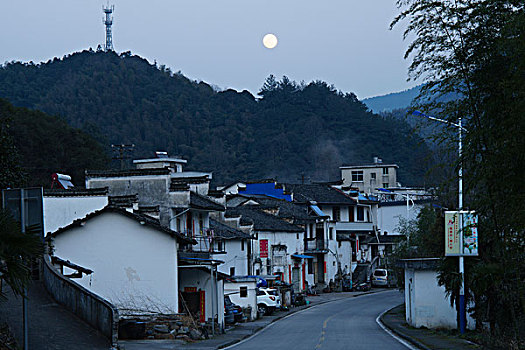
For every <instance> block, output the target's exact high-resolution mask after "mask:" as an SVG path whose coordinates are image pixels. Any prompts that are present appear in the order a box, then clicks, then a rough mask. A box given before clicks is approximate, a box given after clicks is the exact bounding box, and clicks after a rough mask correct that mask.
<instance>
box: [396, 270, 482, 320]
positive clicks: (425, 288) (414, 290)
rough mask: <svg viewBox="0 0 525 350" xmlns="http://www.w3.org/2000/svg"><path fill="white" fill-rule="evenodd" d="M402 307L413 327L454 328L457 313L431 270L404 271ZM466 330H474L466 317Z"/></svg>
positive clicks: (435, 273) (470, 318) (435, 274)
mask: <svg viewBox="0 0 525 350" xmlns="http://www.w3.org/2000/svg"><path fill="white" fill-rule="evenodd" d="M405 308H406V320H407V323H408V324H409V325H411V326H413V327H416V328H420V327H427V328H446V329H456V328H457V323H456V310H455V308H453V307H451V306H450V301H449V299H448V298H447V297H446V292H445V287H443V286H439V285H438V283H437V272H436V271H433V270H414V269H405ZM467 327H468V329H474V328H475V323H474V320H473V319H472V317H470V316H468V317H467Z"/></svg>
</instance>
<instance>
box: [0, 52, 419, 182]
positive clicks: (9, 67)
mask: <svg viewBox="0 0 525 350" xmlns="http://www.w3.org/2000/svg"><path fill="white" fill-rule="evenodd" d="M218 69H220V67H218ZM260 96H261V98H255V97H254V96H252V95H251V94H250V93H249V92H247V91H243V92H237V91H233V90H227V91H221V92H216V91H214V90H213V89H212V88H211V87H210V86H209V85H208V84H206V83H202V82H201V83H197V82H194V81H190V80H189V79H187V78H186V77H184V76H183V75H182V74H179V73H172V72H171V71H170V70H169V69H166V68H165V67H163V66H160V67H158V66H157V65H153V64H150V63H148V62H147V61H146V60H144V59H142V58H140V57H138V56H132V55H131V54H130V53H123V54H120V55H118V54H116V53H114V52H108V53H105V52H93V51H91V50H90V51H84V52H80V53H75V54H72V55H69V56H66V57H64V58H63V59H54V60H52V61H48V62H47V63H45V64H40V65H33V64H23V63H17V62H12V63H8V64H5V65H4V66H3V67H2V68H1V69H0V97H4V98H7V99H9V100H10V101H11V102H12V103H14V104H15V105H17V106H24V107H29V108H33V109H38V110H42V111H44V112H46V113H49V114H53V115H58V116H60V117H62V118H64V119H65V120H66V121H67V122H68V123H69V124H70V125H71V126H73V127H78V128H82V129H83V130H85V131H87V132H88V133H90V134H91V135H93V136H94V137H96V138H97V139H98V140H99V141H100V142H102V143H104V146H105V147H106V150H107V152H110V148H109V145H110V144H111V143H119V144H120V143H133V144H135V146H136V147H135V151H134V154H133V156H134V157H143V156H151V155H152V154H153V152H154V151H155V150H167V151H168V152H169V153H170V154H177V155H181V156H183V157H185V158H186V159H188V160H189V163H188V166H189V168H192V169H199V170H207V171H213V172H214V178H215V180H217V181H218V182H226V181H231V180H236V179H256V178H267V177H277V178H278V179H279V180H287V181H298V180H299V177H300V176H302V175H303V174H304V175H305V177H306V178H307V179H311V180H334V179H337V177H338V176H339V170H338V167H339V166H340V165H341V164H343V163H345V164H348V163H359V162H370V161H371V160H372V157H373V156H380V157H381V158H383V160H384V161H385V162H396V163H398V164H399V165H400V170H399V179H400V181H401V182H403V183H405V184H421V181H422V180H421V179H422V178H421V176H422V175H423V174H424V173H425V170H426V167H425V160H426V157H427V155H428V149H427V147H426V145H425V144H424V143H422V141H421V140H420V139H419V138H417V137H415V136H413V134H412V132H411V129H410V127H409V126H408V125H406V124H405V123H404V122H402V121H398V120H393V119H389V118H384V117H380V116H378V115H375V114H372V113H370V112H368V111H367V107H366V106H365V105H364V104H363V103H361V102H360V101H358V100H357V98H356V97H355V95H353V94H343V93H341V92H338V91H336V90H335V89H334V88H333V87H331V86H329V85H328V84H326V83H324V82H312V83H309V84H296V83H295V82H292V81H289V80H288V79H287V78H286V77H284V78H283V79H281V80H279V81H277V80H275V79H274V78H273V77H270V78H268V79H267V81H266V82H265V84H264V86H263V87H262V89H261V92H260Z"/></svg>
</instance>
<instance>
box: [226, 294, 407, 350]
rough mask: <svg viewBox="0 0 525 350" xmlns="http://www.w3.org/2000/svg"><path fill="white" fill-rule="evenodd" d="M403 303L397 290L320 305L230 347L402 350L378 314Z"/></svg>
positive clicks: (240, 348)
mask: <svg viewBox="0 0 525 350" xmlns="http://www.w3.org/2000/svg"><path fill="white" fill-rule="evenodd" d="M402 302H403V296H402V294H401V293H400V292H399V291H397V290H395V291H394V290H392V291H386V292H381V293H375V294H368V295H363V296H360V297H357V298H349V299H344V300H340V301H334V302H331V303H327V304H323V305H319V306H315V307H312V308H310V309H307V310H305V311H302V312H298V313H296V314H293V315H291V316H290V317H287V318H284V319H282V320H280V321H278V322H276V323H273V324H271V325H270V326H268V327H267V328H265V329H264V330H262V331H261V332H260V333H258V334H256V335H255V336H253V337H252V338H249V339H247V340H246V341H243V342H241V343H239V344H236V345H234V346H232V347H230V348H229V349H235V350H242V349H251V350H253V349H261V350H262V349H264V350H268V349H287V350H292V349H330V350H332V349H345V350H346V349H352V350H354V349H403V350H406V348H405V346H404V345H402V344H401V343H399V342H398V341H397V340H396V339H394V338H392V337H391V336H390V335H388V334H387V333H386V332H385V331H383V330H382V329H381V328H380V327H379V325H378V324H377V323H376V318H377V316H378V315H379V314H380V313H381V312H383V311H385V310H386V309H389V308H391V307H394V306H396V305H399V304H401V303H402Z"/></svg>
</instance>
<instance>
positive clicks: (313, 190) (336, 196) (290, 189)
mask: <svg viewBox="0 0 525 350" xmlns="http://www.w3.org/2000/svg"><path fill="white" fill-rule="evenodd" d="M282 186H283V187H284V192H285V193H286V194H293V200H294V202H299V203H308V202H311V201H314V202H317V203H320V204H356V202H355V201H354V200H353V199H352V198H351V197H350V196H347V195H346V194H344V193H343V192H341V191H339V190H337V189H335V188H333V187H330V186H328V185H324V184H283V185H282Z"/></svg>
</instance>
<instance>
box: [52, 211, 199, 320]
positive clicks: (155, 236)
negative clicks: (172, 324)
mask: <svg viewBox="0 0 525 350" xmlns="http://www.w3.org/2000/svg"><path fill="white" fill-rule="evenodd" d="M48 241H49V242H50V244H51V246H52V261H53V263H54V264H55V265H56V266H60V270H61V273H62V274H63V275H65V276H66V277H70V278H75V279H76V282H78V283H79V284H80V285H82V286H83V287H85V288H86V289H88V290H90V291H91V292H93V293H95V294H97V295H99V296H101V297H102V298H104V299H106V300H109V301H110V302H111V303H113V304H114V305H115V306H117V307H118V308H119V311H120V312H121V314H126V313H131V314H133V313H141V312H161V313H167V314H175V313H177V312H178V310H179V293H178V290H179V288H178V283H179V274H178V251H179V249H181V248H182V247H183V246H185V245H191V244H193V243H194V241H192V240H191V239H189V238H187V237H185V236H183V235H181V234H179V233H177V232H175V231H172V230H170V229H168V228H166V227H163V226H161V225H160V224H159V223H158V222H157V221H156V220H153V219H151V218H149V217H147V216H144V215H139V214H136V213H133V212H131V211H127V210H124V209H121V208H117V207H113V206H106V207H105V208H103V209H101V210H98V211H95V212H93V213H91V214H88V215H87V216H85V217H84V218H82V219H78V220H75V221H74V222H73V223H71V224H70V225H67V226H65V227H62V228H60V229H58V230H57V231H54V232H53V233H50V234H49V235H48Z"/></svg>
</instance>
